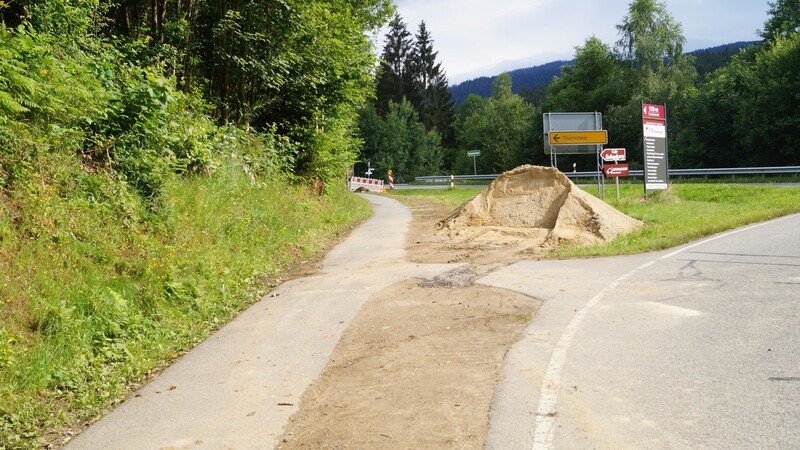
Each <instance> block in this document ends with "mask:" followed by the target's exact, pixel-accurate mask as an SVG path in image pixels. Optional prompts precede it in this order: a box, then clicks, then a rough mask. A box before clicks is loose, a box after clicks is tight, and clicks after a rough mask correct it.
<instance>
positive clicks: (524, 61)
mask: <svg viewBox="0 0 800 450" xmlns="http://www.w3.org/2000/svg"><path fill="white" fill-rule="evenodd" d="M394 3H395V5H396V6H397V12H398V13H399V14H400V16H401V17H402V18H403V21H404V22H405V23H406V25H407V27H408V30H409V31H410V32H411V33H412V34H416V31H417V27H418V26H419V23H420V22H421V21H423V20H424V21H425V24H426V25H427V28H428V31H429V32H430V34H431V37H432V38H433V41H434V42H433V47H434V50H436V51H438V52H439V59H438V61H439V62H441V63H442V67H443V68H444V70H445V72H446V73H447V77H448V81H449V82H450V84H451V85H453V84H457V83H460V82H462V81H465V80H468V79H472V78H476V77H479V76H493V75H497V74H499V73H502V72H503V71H507V70H514V69H520V68H523V67H531V66H536V65H540V64H545V63H548V62H551V61H556V60H569V59H572V58H573V57H574V55H575V47H577V46H579V45H583V44H584V43H585V42H586V39H588V38H589V37H591V36H593V35H594V36H596V37H597V38H599V39H600V40H601V41H603V42H605V43H606V44H607V45H609V46H613V45H614V44H615V43H616V42H617V40H618V38H619V36H618V34H617V29H616V25H617V24H619V23H620V22H622V19H623V18H624V17H625V15H626V14H627V11H628V6H629V4H630V0H394ZM664 3H665V4H666V6H667V10H668V11H669V12H670V14H671V15H672V17H674V18H675V19H676V20H677V21H678V22H680V23H681V24H682V26H683V35H684V37H686V44H685V45H684V50H685V51H692V50H697V49H702V48H708V47H714V46H717V45H722V44H728V43H731V42H737V41H754V40H758V39H760V38H759V36H758V31H759V30H761V29H762V28H763V26H764V22H765V21H766V20H767V10H768V9H769V5H768V0H665V1H664ZM384 34H385V30H384V31H382V32H381V39H380V40H379V43H378V47H379V48H378V51H379V52H380V51H381V49H382V47H383V41H382V36H383V35H384Z"/></svg>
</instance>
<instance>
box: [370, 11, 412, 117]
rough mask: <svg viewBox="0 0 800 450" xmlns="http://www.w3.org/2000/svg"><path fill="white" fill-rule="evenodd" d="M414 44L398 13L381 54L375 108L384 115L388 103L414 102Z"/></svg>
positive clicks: (392, 22)
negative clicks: (412, 59)
mask: <svg viewBox="0 0 800 450" xmlns="http://www.w3.org/2000/svg"><path fill="white" fill-rule="evenodd" d="M412 50H413V42H412V37H411V33H410V32H409V31H408V29H407V28H406V24H405V22H403V19H402V18H401V17H400V15H399V14H396V15H395V16H394V18H393V19H392V21H391V22H389V32H388V33H387V34H386V44H385V45H384V47H383V53H382V54H381V63H380V67H379V68H378V83H377V87H376V102H375V104H376V107H377V110H378V112H379V113H381V114H382V115H385V114H386V113H387V112H388V111H389V102H394V103H401V102H402V101H403V99H404V98H405V99H407V100H409V101H412V102H413V101H414V100H415V99H414V96H415V95H414V93H415V87H414V80H413V75H412V71H411V68H410V64H411V59H410V56H411V52H412Z"/></svg>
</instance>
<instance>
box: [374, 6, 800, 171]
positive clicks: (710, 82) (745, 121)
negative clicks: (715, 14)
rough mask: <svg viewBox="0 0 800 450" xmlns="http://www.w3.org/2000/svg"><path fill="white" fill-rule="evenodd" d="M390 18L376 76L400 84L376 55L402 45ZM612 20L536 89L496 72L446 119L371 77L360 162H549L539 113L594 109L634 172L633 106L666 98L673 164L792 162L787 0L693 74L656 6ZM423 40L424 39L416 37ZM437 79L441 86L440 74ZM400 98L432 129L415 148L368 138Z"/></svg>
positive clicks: (796, 49) (388, 121)
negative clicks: (612, 35)
mask: <svg viewBox="0 0 800 450" xmlns="http://www.w3.org/2000/svg"><path fill="white" fill-rule="evenodd" d="M393 24H394V25H393V27H392V28H390V32H389V34H388V35H387V40H386V47H384V54H383V57H384V64H382V65H381V67H380V69H379V74H378V76H379V80H380V79H384V80H402V78H403V73H407V72H403V71H402V70H399V69H400V68H403V67H407V66H403V65H396V64H395V65H392V64H387V63H386V61H387V57H394V56H395V55H397V54H398V53H397V52H393V50H392V49H393V48H401V47H397V42H400V41H399V40H398V38H397V37H398V36H401V35H402V34H403V33H402V31H403V30H404V26H401V25H402V21H401V19H400V18H399V16H396V17H395V19H394V22H393ZM616 28H617V30H618V36H619V38H618V40H617V41H616V42H615V43H613V44H608V43H605V42H602V41H601V40H600V39H598V38H597V37H594V36H592V37H589V38H588V39H587V40H586V41H585V42H584V44H583V45H581V46H579V47H577V48H576V52H575V59H574V63H573V64H572V65H568V66H566V65H565V66H564V67H562V69H561V73H560V74H559V75H558V76H557V77H556V78H554V79H553V81H552V82H551V83H550V84H549V85H548V86H547V89H546V92H544V93H543V95H542V94H537V95H532V94H533V93H530V92H525V93H522V94H524V95H519V94H515V93H513V91H512V86H511V77H510V75H509V74H507V73H506V74H501V75H499V76H498V77H496V78H495V79H494V81H493V84H492V93H491V95H490V96H488V97H481V96H478V95H474V94H473V95H470V96H469V97H467V98H466V99H465V100H464V101H463V102H462V103H461V104H460V105H458V107H457V108H455V111H454V113H453V114H452V115H449V116H446V117H451V118H452V121H451V122H450V126H449V127H448V126H447V124H444V123H441V122H440V123H437V124H436V125H435V126H434V125H433V123H432V122H431V121H429V120H428V121H425V120H422V119H421V118H422V117H423V116H422V111H423V109H422V103H421V102H419V101H418V100H416V98H417V97H415V95H416V91H414V90H413V89H411V90H406V91H403V90H402V89H394V90H389V89H386V86H384V88H382V87H381V84H380V82H379V85H378V90H377V92H376V99H375V100H374V102H373V105H374V106H373V110H372V112H370V113H368V114H366V115H367V116H370V117H373V118H372V119H370V120H369V121H365V120H363V118H364V116H365V114H364V113H362V121H361V132H362V137H363V139H364V141H365V143H367V145H366V146H365V147H364V151H363V152H362V155H361V156H362V159H363V160H372V161H373V165H375V163H374V161H377V165H379V166H381V168H382V169H385V168H388V166H394V167H398V168H400V167H402V168H403V170H404V171H405V172H404V173H403V174H402V175H400V177H401V178H404V179H413V177H414V176H419V175H431V174H437V173H458V174H463V173H471V172H472V160H471V158H468V157H467V156H466V152H467V151H468V150H480V151H481V156H479V157H478V159H477V164H478V171H479V172H480V173H499V172H502V171H505V170H509V169H511V168H513V167H515V166H517V165H519V164H524V163H529V164H549V160H548V157H547V156H546V155H545V153H544V140H543V132H542V113H545V112H571V111H599V112H602V113H603V120H604V128H606V129H607V130H609V144H608V145H609V146H610V147H624V148H627V149H628V155H629V161H630V162H631V165H632V167H634V168H641V165H642V157H643V154H642V137H641V112H640V106H641V103H642V102H644V103H654V104H666V105H667V108H668V126H669V133H670V164H671V166H672V167H682V168H700V167H722V166H733V167H736V166H740V167H741V166H772V165H797V164H800V144H798V142H799V141H798V137H800V136H798V134H800V127H799V126H798V125H800V123H798V122H800V110H798V106H797V102H796V101H795V100H796V99H795V97H796V95H795V94H796V92H800V75H798V74H800V32H799V31H800V3H798V1H797V0H777V1H775V2H774V3H769V10H768V20H767V21H766V23H765V24H764V28H763V30H762V31H761V32H760V34H761V37H762V39H763V41H762V42H761V43H760V44H758V45H755V46H751V47H748V48H746V49H743V50H740V51H739V52H738V53H736V54H735V55H733V57H732V58H730V61H729V62H728V63H727V64H725V65H723V66H722V67H720V68H718V69H716V70H714V71H712V72H709V73H705V70H704V71H703V72H704V73H702V74H699V73H698V70H697V68H696V65H695V64H694V57H693V56H691V55H687V54H685V53H684V51H683V46H684V44H685V38H684V36H683V29H682V26H681V24H680V23H679V22H677V21H676V20H675V19H674V18H673V16H672V15H671V14H670V13H669V11H668V10H667V7H666V4H665V3H663V2H659V1H657V0H633V1H632V2H631V3H630V5H629V7H628V10H627V14H626V15H625V16H624V17H623V18H622V20H621V22H620V23H619V24H618V25H617V26H616ZM421 29H424V23H423V24H421ZM426 33H427V30H426ZM406 37H407V36H406ZM425 42H426V43H427V42H431V39H430V37H429V36H427V34H426V38H425ZM411 48H413V45H412V46H411ZM431 54H433V55H435V52H431ZM726 56H727V55H726ZM410 59H413V58H410ZM388 61H392V60H391V59H388ZM405 70H408V69H405ZM440 71H441V68H440ZM411 73H413V71H411ZM441 78H442V79H443V80H442V83H443V84H446V78H445V77H444V76H442V77H441ZM400 85H401V84H397V86H400ZM409 86H411V85H409ZM404 102H408V103H409V104H410V105H411V108H409V111H408V112H409V113H411V112H416V114H417V115H416V116H414V115H413V114H406V115H403V116H402V117H403V119H402V120H403V121H404V123H406V124H413V123H415V119H417V120H418V121H420V123H423V124H424V126H423V128H424V130H426V131H427V132H429V133H431V132H432V133H438V135H439V138H440V139H439V145H438V146H436V145H433V144H436V138H435V136H434V137H431V138H430V139H429V140H428V141H425V145H426V146H427V147H426V149H424V150H423V149H422V147H415V146H414V145H412V144H411V141H412V140H413V139H412V138H411V137H410V136H412V135H413V133H405V134H402V133H394V134H393V135H392V139H394V140H395V141H392V140H390V139H384V140H383V141H380V140H379V139H376V138H375V137H376V132H375V130H376V126H375V125H374V124H375V123H377V122H380V121H382V124H383V125H384V126H387V129H386V131H385V134H387V133H389V130H390V129H393V128H392V127H394V128H397V123H399V122H398V121H400V118H399V117H400V115H398V114H396V110H397V109H398V108H400V107H401V106H402V105H403V104H404ZM387 105H388V106H387ZM392 108H394V109H392ZM390 109H391V110H390ZM411 110H413V111H411ZM393 124H394V125H393ZM401 128H402V127H401ZM450 133H452V134H450ZM387 136H388V134H387ZM406 136H408V137H406ZM444 136H447V138H446V139H443V137H444ZM417 141H419V139H417ZM394 148H398V149H399V148H402V149H403V150H402V154H403V155H415V154H417V153H415V152H418V154H419V155H432V157H431V159H429V160H428V161H427V163H426V162H424V161H422V160H419V161H417V162H416V163H414V164H412V165H402V164H400V161H401V160H402V158H399V159H398V158H395V156H396V155H397V153H395V151H394ZM439 155H442V157H441V159H439ZM423 157H424V156H423ZM573 162H575V163H577V164H578V167H579V168H580V169H582V170H593V169H594V164H595V161H594V158H581V157H578V156H565V157H563V158H559V163H560V164H566V165H568V167H569V168H570V169H571V168H572V163H573Z"/></svg>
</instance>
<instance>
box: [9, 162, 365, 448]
mask: <svg viewBox="0 0 800 450" xmlns="http://www.w3.org/2000/svg"><path fill="white" fill-rule="evenodd" d="M62 163H64V164H66V163H65V161H60V162H59V163H58V164H55V163H53V164H47V166H46V167H49V168H62V170H63V172H64V174H65V175H64V176H63V178H62V177H61V176H60V175H59V173H57V172H54V171H52V170H48V171H45V172H44V174H45V175H46V176H43V177H42V178H41V179H34V180H31V182H30V183H29V184H27V185H26V188H25V189H16V190H14V191H9V192H10V193H9V194H8V195H5V196H4V198H3V199H2V200H3V201H2V202H0V286H2V289H1V290H0V315H2V317H3V320H2V322H0V448H9V449H11V448H37V447H40V446H42V445H45V444H48V443H51V442H59V441H60V440H61V438H62V436H61V430H63V429H65V428H67V427H70V426H72V425H74V424H78V423H81V422H83V421H86V420H89V419H91V418H93V417H95V416H97V415H99V414H101V413H102V412H104V411H106V410H108V409H109V408H110V407H111V406H112V405H114V404H115V403H117V402H118V401H119V400H120V399H122V398H123V397H124V396H125V394H126V392H127V390H128V388H129V386H130V385H131V384H135V383H138V382H142V381H144V380H146V379H147V377H148V376H149V375H150V374H152V373H153V372H154V371H157V370H158V368H159V367H162V366H163V365H164V364H165V362H167V361H169V360H170V359H172V358H174V357H176V356H178V355H180V354H181V353H182V352H183V351H185V350H187V349H189V348H191V347H192V346H193V345H195V344H196V343H198V342H200V341H202V340H203V339H204V338H205V337H206V336H208V335H209V333H210V332H212V331H213V330H215V329H217V328H218V327H219V326H221V325H222V324H224V323H226V322H227V321H228V320H229V319H230V318H232V317H233V316H235V315H236V313H237V312H239V311H241V310H242V309H243V308H245V307H247V306H248V305H250V304H251V303H253V302H254V301H255V300H256V299H257V298H258V297H259V296H260V295H262V294H263V293H264V292H265V291H266V290H267V289H268V288H269V287H270V284H274V283H275V282H276V281H277V280H280V278H281V277H284V276H286V275H287V273H288V272H289V271H290V270H291V268H292V266H293V265H295V264H297V263H299V262H302V261H305V260H308V259H309V258H311V257H313V255H316V254H318V253H319V252H320V251H322V250H323V249H324V248H325V247H326V245H328V244H329V243H331V241H332V240H333V239H335V238H337V237H338V236H341V235H342V234H343V233H346V232H347V231H348V230H350V229H351V228H352V227H353V225H354V224H355V223H356V222H358V221H359V220H361V219H363V218H365V217H367V216H368V215H369V206H368V204H367V203H366V202H365V201H364V200H362V199H359V198H357V197H355V196H353V195H350V194H349V193H346V192H344V191H339V190H336V189H328V192H327V193H326V195H324V196H321V197H320V196H318V195H317V194H316V193H315V192H313V190H312V189H310V188H308V187H307V186H306V185H301V184H297V185H292V184H291V183H287V182H286V181H285V180H283V179H282V178H281V177H279V176H277V177H273V181H264V182H258V183H252V179H251V178H250V177H249V176H247V175H246V173H245V171H243V170H242V168H241V166H237V164H236V163H235V162H233V161H227V162H225V163H224V164H223V166H222V167H221V168H220V169H219V170H218V171H217V172H216V174H215V175H213V176H190V177H177V176H173V177H169V178H168V179H167V181H166V182H165V184H164V187H163V194H162V195H161V197H160V202H159V207H158V208H157V209H155V210H154V209H153V208H152V207H151V206H148V205H145V204H143V202H142V201H141V199H140V198H139V197H138V196H136V195H134V194H131V193H130V189H126V188H125V184H124V183H122V182H119V181H118V180H117V179H116V178H115V176H114V174H113V173H108V174H106V175H103V174H102V173H95V174H91V175H88V174H86V172H85V170H80V168H79V167H73V168H72V169H69V167H68V165H67V166H65V165H64V164H62ZM76 177H77V179H76Z"/></svg>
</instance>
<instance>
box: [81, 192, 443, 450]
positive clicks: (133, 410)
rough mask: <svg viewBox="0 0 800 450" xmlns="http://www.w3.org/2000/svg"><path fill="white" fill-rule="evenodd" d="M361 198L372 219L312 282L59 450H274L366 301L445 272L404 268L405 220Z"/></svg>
mask: <svg viewBox="0 0 800 450" xmlns="http://www.w3.org/2000/svg"><path fill="white" fill-rule="evenodd" d="M365 197H366V198H367V199H369V201H370V202H371V203H372V206H373V209H374V215H373V217H372V218H371V219H369V220H368V221H367V222H365V223H364V224H362V225H361V226H360V227H359V228H358V229H356V230H355V231H354V232H353V233H352V234H351V235H350V236H349V237H348V238H347V239H346V240H345V241H344V242H342V243H341V244H339V245H338V246H337V247H335V248H334V249H333V250H332V251H331V252H330V253H329V254H328V255H327V256H326V258H325V260H324V261H323V263H322V270H321V272H320V273H319V274H317V275H314V276H310V277H306V278H301V279H296V280H292V281H289V282H286V283H284V284H282V285H281V286H279V287H278V288H277V289H276V290H275V291H273V292H272V293H270V294H269V295H267V296H265V297H264V298H263V299H261V301H260V302H258V303H256V304H254V305H252V306H251V307H250V308H249V309H247V310H246V311H244V312H243V313H242V314H241V315H239V317H237V318H236V319H235V320H233V321H232V322H231V323H230V324H228V325H227V326H225V327H224V328H222V329H221V330H219V331H218V332H217V333H215V334H213V335H212V336H211V337H209V338H208V339H207V340H206V341H205V342H203V343H202V344H200V345H198V346H197V347H196V348H194V349H193V350H192V351H191V352H189V353H188V354H187V355H185V356H184V357H183V358H181V359H180V360H178V361H177V362H176V363H175V364H174V365H172V366H171V367H169V368H168V369H166V370H165V371H164V372H163V373H162V374H161V375H159V376H158V377H157V378H155V379H154V380H153V381H152V382H150V383H149V384H148V385H146V386H145V387H143V388H142V389H140V390H139V391H138V392H137V393H136V394H135V395H134V396H131V397H130V398H129V399H128V400H127V401H125V402H124V403H122V404H121V405H119V406H118V407H117V408H116V409H114V410H113V411H112V412H111V413H110V414H108V415H107V416H105V417H104V418H103V419H101V420H100V421H99V422H97V423H95V424H94V425H92V426H91V427H89V428H88V429H87V430H86V431H84V432H83V433H82V434H80V435H78V436H77V437H76V438H75V439H73V440H72V442H70V444H69V445H68V446H67V447H66V448H67V449H69V450H81V449H103V450H115V449H131V450H134V449H135V450H142V449H237V450H243V449H266V448H273V447H274V446H275V445H276V444H277V439H278V438H279V436H280V435H281V432H282V429H283V427H284V425H285V424H286V422H287V421H288V419H289V417H290V416H291V415H292V414H293V413H294V412H296V411H297V409H298V406H299V403H300V398H301V396H302V394H303V392H304V391H305V389H306V388H307V387H308V386H309V384H311V382H312V381H314V380H315V379H316V378H317V377H318V376H319V374H320V373H321V372H322V370H323V368H324V367H325V365H326V363H327V362H328V359H329V357H330V355H331V353H332V352H333V349H334V347H335V346H336V344H337V342H338V341H339V339H340V337H341V335H342V333H343V332H344V330H345V329H347V327H348V326H349V324H350V321H351V320H352V319H353V318H354V317H355V316H356V314H357V313H358V311H359V309H360V308H361V306H362V305H363V304H364V303H365V302H366V301H367V299H368V298H369V297H370V296H371V295H372V294H374V293H376V292H378V291H379V290H381V289H383V288H385V287H387V286H389V285H391V284H394V283H396V282H399V281H401V280H404V279H407V278H411V277H433V276H435V275H438V274H439V273H442V272H444V271H446V270H448V269H450V268H452V267H453V266H452V265H420V264H413V263H408V262H405V260H404V255H405V250H404V240H405V235H406V233H407V231H408V226H409V223H410V221H411V213H410V212H409V211H408V209H406V208H405V207H403V206H402V205H401V204H400V203H398V202H397V201H395V200H392V199H389V198H386V197H381V196H375V195H365Z"/></svg>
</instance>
